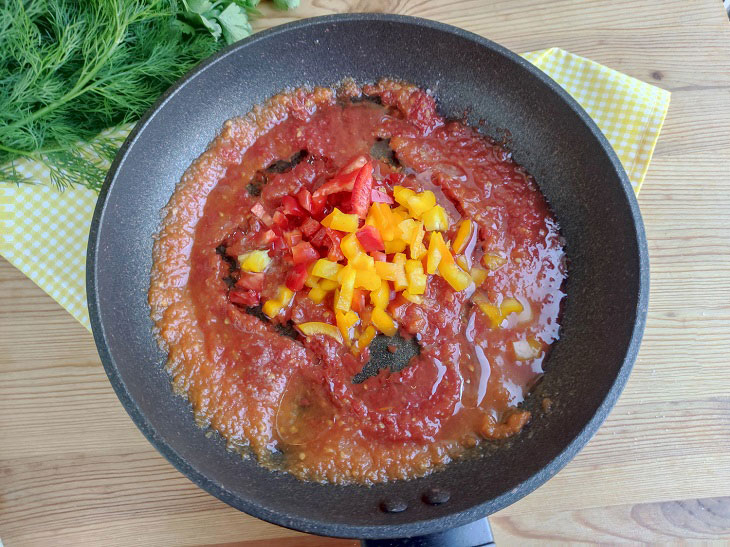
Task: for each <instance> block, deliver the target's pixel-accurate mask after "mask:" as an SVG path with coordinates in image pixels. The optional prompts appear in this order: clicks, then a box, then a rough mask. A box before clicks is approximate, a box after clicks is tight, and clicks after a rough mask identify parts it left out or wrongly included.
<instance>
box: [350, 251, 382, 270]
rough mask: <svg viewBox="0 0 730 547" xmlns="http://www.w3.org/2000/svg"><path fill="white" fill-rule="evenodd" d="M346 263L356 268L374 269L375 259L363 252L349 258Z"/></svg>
mask: <svg viewBox="0 0 730 547" xmlns="http://www.w3.org/2000/svg"><path fill="white" fill-rule="evenodd" d="M348 264H350V266H352V267H353V268H356V269H358V270H366V271H375V259H374V258H373V257H372V256H370V255H368V254H366V253H364V252H363V253H360V254H359V255H357V256H356V257H354V258H352V259H350V261H349V262H348Z"/></svg>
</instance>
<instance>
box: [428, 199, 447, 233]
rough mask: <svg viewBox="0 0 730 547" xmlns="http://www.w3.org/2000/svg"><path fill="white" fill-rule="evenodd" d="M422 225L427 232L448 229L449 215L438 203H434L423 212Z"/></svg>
mask: <svg viewBox="0 0 730 547" xmlns="http://www.w3.org/2000/svg"><path fill="white" fill-rule="evenodd" d="M423 227H424V228H426V231H428V232H433V231H436V230H441V231H445V230H448V229H449V217H447V216H446V210H445V209H444V208H443V207H441V206H440V205H436V206H435V207H432V208H431V209H429V210H428V211H426V212H425V213H423Z"/></svg>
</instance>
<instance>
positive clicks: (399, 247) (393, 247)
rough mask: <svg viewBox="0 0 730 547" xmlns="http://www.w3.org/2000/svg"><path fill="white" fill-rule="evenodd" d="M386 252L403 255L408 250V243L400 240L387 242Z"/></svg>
mask: <svg viewBox="0 0 730 547" xmlns="http://www.w3.org/2000/svg"><path fill="white" fill-rule="evenodd" d="M384 245H385V252H386V253H387V254H389V255H390V254H393V253H402V252H403V251H405V250H406V246H407V243H406V242H405V241H403V240H402V239H400V238H397V239H394V240H393V241H385V242H384Z"/></svg>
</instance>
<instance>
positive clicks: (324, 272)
mask: <svg viewBox="0 0 730 547" xmlns="http://www.w3.org/2000/svg"><path fill="white" fill-rule="evenodd" d="M341 269H342V265H341V264H338V263H337V262H332V261H331V260H327V259H326V258H320V259H319V260H317V262H315V263H314V268H312V275H316V276H317V277H324V278H325V279H331V280H333V281H335V280H336V279H337V275H338V274H339V273H340V270H341Z"/></svg>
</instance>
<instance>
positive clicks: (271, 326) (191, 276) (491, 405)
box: [149, 80, 566, 484]
mask: <svg viewBox="0 0 730 547" xmlns="http://www.w3.org/2000/svg"><path fill="white" fill-rule="evenodd" d="M374 150H378V151H379V152H378V155H379V159H378V160H377V161H376V165H375V170H374V175H375V177H376V178H379V179H383V178H385V176H386V175H387V174H388V173H396V172H397V173H401V174H404V175H406V178H405V179H404V182H403V185H405V186H409V187H411V188H412V189H414V190H416V191H423V190H426V189H428V190H433V191H434V192H435V193H436V195H437V199H438V202H439V204H441V205H442V206H444V207H445V208H446V210H447V212H448V214H449V217H450V220H451V224H450V225H451V228H450V231H449V235H450V236H451V237H453V236H454V231H455V230H456V226H457V221H458V220H460V219H462V218H469V219H471V220H472V221H473V222H475V223H476V225H477V226H478V231H477V233H476V234H475V236H474V237H473V238H472V239H471V240H470V242H469V254H470V260H471V262H472V263H474V264H479V263H485V262H484V261H485V260H486V261H487V262H489V260H491V262H489V263H490V264H491V266H492V268H491V269H489V271H488V275H487V277H486V279H485V281H484V282H483V283H482V284H481V286H479V287H474V286H472V287H471V288H470V289H469V290H465V291H461V292H455V291H454V290H453V289H452V288H451V287H450V286H449V285H448V283H446V281H445V280H444V279H442V278H441V277H437V276H429V280H428V285H427V288H426V293H425V294H424V297H423V302H422V303H421V304H415V303H412V302H409V301H407V300H405V299H404V298H397V299H396V300H393V301H391V303H390V306H389V312H390V313H391V314H392V316H393V317H394V318H395V319H396V321H397V323H398V326H399V335H400V336H401V337H403V338H406V339H411V340H413V341H414V342H415V345H417V347H418V353H417V354H416V355H414V356H413V357H412V358H411V359H410V361H409V362H408V364H407V366H405V367H404V368H402V370H398V371H392V370H389V369H387V368H386V369H382V370H380V371H379V372H378V373H377V374H374V375H372V376H370V377H368V378H366V379H365V380H364V381H357V382H354V381H353V379H354V378H355V377H356V376H357V375H358V374H359V373H360V372H361V370H362V369H363V367H364V366H365V365H366V364H367V362H368V360H369V359H370V356H371V353H370V352H369V351H363V352H362V353H360V354H359V355H354V354H353V353H352V352H351V351H350V350H349V349H348V348H347V347H345V346H344V345H342V344H340V343H338V342H337V341H336V340H334V339H333V338H330V337H327V336H322V335H317V336H310V337H302V336H298V335H297V334H296V331H294V330H293V329H291V324H292V323H294V324H299V323H302V322H306V321H321V322H325V323H330V324H334V314H333V312H332V305H331V300H330V301H329V303H328V302H327V301H325V302H322V303H321V304H315V303H314V302H312V301H311V300H310V299H308V298H307V296H306V291H305V292H304V293H297V294H296V295H295V297H294V300H293V302H292V304H291V306H290V307H289V308H288V309H286V310H285V311H284V313H283V314H281V315H280V316H279V317H278V318H277V320H276V321H270V320H268V319H267V318H266V317H265V316H263V315H262V314H260V313H259V312H257V311H256V310H255V309H252V308H250V307H246V306H245V305H239V304H236V303H234V302H232V301H231V299H230V298H229V291H230V286H231V283H232V279H231V278H232V277H235V276H236V275H237V274H236V272H235V266H233V265H232V261H231V258H230V257H231V256H236V255H237V254H240V253H241V252H245V251H248V250H251V249H255V248H257V245H258V244H259V242H258V241H257V239H256V238H257V237H258V234H260V232H261V226H260V225H259V223H258V220H257V218H256V217H255V216H254V215H252V213H251V208H252V206H253V205H254V204H255V203H257V202H260V203H262V204H263V206H264V208H265V209H266V211H268V212H270V213H271V212H273V211H274V210H275V209H276V207H278V206H279V205H280V203H281V200H282V197H284V196H287V195H293V194H294V193H295V192H297V191H298V190H299V189H301V188H306V189H307V190H310V191H314V190H316V189H317V188H318V187H319V186H321V185H322V184H323V183H324V181H326V180H328V179H329V178H330V177H332V175H333V174H334V173H336V172H337V170H338V169H339V168H340V167H342V166H343V165H344V164H346V162H347V161H348V160H349V159H350V158H352V157H353V156H355V155H357V154H371V153H373V154H375V152H373V151H374ZM164 214H165V217H164V221H163V223H162V228H161V230H160V233H159V234H158V236H157V239H156V242H155V247H154V265H153V270H152V276H151V284H150V291H149V303H150V307H151V311H152V318H153V320H154V321H155V324H156V328H157V334H158V336H159V339H160V343H161V345H162V347H163V348H165V349H166V350H167V351H168V352H169V358H168V364H167V368H168V370H169V372H170V374H171V376H172V378H173V385H174V388H175V390H176V391H177V392H178V393H180V394H181V395H184V396H186V397H188V398H189V400H190V402H191V403H192V406H193V409H194V412H195V416H196V420H197V422H198V423H199V424H200V425H201V426H203V427H210V428H211V429H212V430H214V431H217V432H218V433H220V434H221V435H222V436H223V437H224V438H225V439H226V440H227V442H228V444H229V446H230V447H231V448H232V449H236V450H240V451H242V452H244V453H252V454H253V455H255V457H256V458H257V459H258V461H259V462H260V463H261V464H262V465H265V466H267V467H270V468H273V469H282V470H285V471H288V472H290V473H292V474H294V475H295V476H297V477H299V478H302V479H305V480H314V481H329V482H333V483H350V482H357V483H366V484H367V483H374V482H383V481H388V480H393V479H407V478H413V477H417V476H422V475H425V474H428V473H430V472H432V471H433V470H434V469H436V468H437V467H438V466H440V465H443V464H446V463H448V462H449V461H451V460H453V459H455V458H458V457H460V456H462V455H463V454H464V453H465V452H466V451H467V450H468V449H470V448H472V447H474V446H476V445H478V444H480V443H482V442H484V441H485V440H494V439H502V438H506V437H509V436H510V435H513V434H516V433H518V432H519V431H520V430H521V429H522V428H523V426H525V424H526V423H528V422H529V420H530V418H531V416H530V413H529V412H527V411H525V410H523V409H521V407H520V404H521V403H522V402H523V400H524V399H525V397H526V396H527V394H528V391H529V389H530V387H531V386H533V385H534V383H535V382H536V380H537V379H538V378H539V377H540V376H541V374H542V373H543V369H542V365H543V361H544V359H545V356H546V355H547V352H548V350H549V347H550V345H551V344H552V343H553V342H554V341H555V340H556V339H557V338H558V328H559V324H558V320H559V314H560V306H561V301H562V299H563V297H564V293H563V292H562V291H561V287H562V284H563V282H564V280H565V277H566V266H565V259H564V252H563V247H562V244H561V237H560V234H559V229H558V225H557V223H556V221H555V219H554V218H553V216H552V214H551V212H550V210H549V208H548V205H547V203H546V201H545V199H544V197H543V196H542V195H541V193H540V192H539V189H538V187H537V185H536V184H535V181H534V180H533V178H532V177H531V176H530V175H529V174H528V173H527V172H526V171H525V170H524V169H523V168H522V167H520V166H519V165H518V164H516V163H515V162H514V161H513V160H512V159H511V156H510V154H509V152H508V151H507V150H506V149H505V148H504V147H503V146H501V145H499V144H497V143H495V142H493V141H491V140H489V139H487V138H485V137H483V136H482V135H480V134H479V132H478V131H477V130H475V129H473V128H471V127H468V126H467V125H465V124H464V123H462V122H458V121H448V120H445V119H444V118H442V117H441V116H440V115H439V114H438V112H437V109H436V104H435V101H434V99H433V97H431V96H430V95H429V94H428V93H426V92H424V91H422V90H420V89H418V88H416V87H414V86H411V85H408V84H403V83H399V82H394V81H390V80H383V81H381V82H379V83H378V84H376V85H368V86H364V87H362V88H360V87H358V86H356V85H355V84H354V83H352V82H349V83H346V84H344V85H343V86H342V87H341V88H339V89H338V90H332V89H325V88H316V89H313V90H307V89H298V90H295V91H292V92H288V93H282V94H281V95H277V96H276V97H273V98H272V99H270V100H269V101H268V102H267V103H266V104H265V105H263V106H261V107H257V108H255V109H254V110H253V111H252V112H251V113H249V114H248V115H247V116H244V117H241V118H236V119H233V120H230V121H228V122H226V124H225V126H224V128H223V130H222V132H221V134H220V135H219V136H218V137H217V138H216V139H215V140H214V141H213V143H211V145H210V146H209V148H208V150H207V151H206V152H205V153H204V154H203V155H202V156H201V157H200V158H199V159H198V160H196V162H195V163H194V164H193V165H192V166H191V167H190V168H189V169H188V171H187V172H186V173H185V175H184V176H183V179H182V181H181V182H180V184H179V185H178V187H177V189H176V191H175V193H174V195H173V196H172V198H171V200H170V203H169V204H168V206H167V207H166V209H165V211H164ZM290 268H291V266H290V265H289V264H288V263H286V262H285V261H278V260H276V259H274V260H273V262H272V263H271V265H270V267H269V268H268V269H267V270H266V275H265V276H264V281H263V287H262V291H261V292H262V296H263V298H274V297H275V296H276V291H277V287H279V286H280V285H282V283H284V280H285V278H286V275H287V272H288V270H289V269H290ZM478 298H481V299H482V300H483V301H485V302H490V303H492V304H493V305H495V306H497V307H499V306H500V304H502V303H503V302H504V301H505V300H506V299H513V301H514V300H516V301H518V302H519V303H520V307H521V308H522V310H521V311H520V312H519V313H517V312H515V313H511V314H509V315H507V316H506V318H505V319H504V320H503V321H502V322H501V323H500V325H498V326H495V325H494V324H492V323H491V322H490V318H489V317H487V316H486V315H485V314H484V313H482V312H481V311H480V309H479V306H477V305H476V302H477V299H478ZM397 351H400V350H397Z"/></svg>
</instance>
